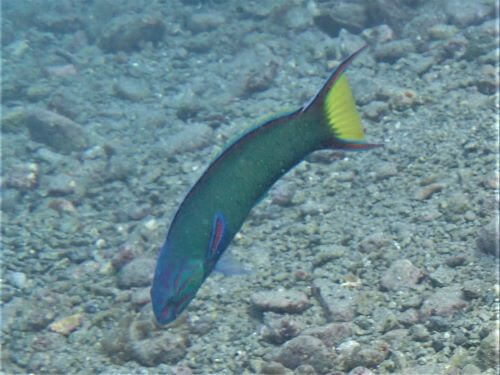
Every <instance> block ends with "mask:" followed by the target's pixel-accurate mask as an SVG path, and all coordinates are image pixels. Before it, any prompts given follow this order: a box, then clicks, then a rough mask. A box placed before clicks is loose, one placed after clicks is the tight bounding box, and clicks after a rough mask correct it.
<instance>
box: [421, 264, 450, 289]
mask: <svg viewBox="0 0 500 375" xmlns="http://www.w3.org/2000/svg"><path fill="white" fill-rule="evenodd" d="M427 276H428V277H429V280H430V281H431V283H432V284H433V285H434V286H439V287H442V286H445V285H448V284H450V283H451V282H452V281H453V278H454V277H455V274H454V273H453V271H451V270H450V269H449V268H448V267H445V266H439V267H438V268H437V269H436V270H435V271H432V272H431V273H429V274H428V275H427Z"/></svg>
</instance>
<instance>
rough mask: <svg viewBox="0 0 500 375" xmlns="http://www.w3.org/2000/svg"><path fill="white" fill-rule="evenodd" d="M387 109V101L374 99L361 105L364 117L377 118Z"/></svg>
mask: <svg viewBox="0 0 500 375" xmlns="http://www.w3.org/2000/svg"><path fill="white" fill-rule="evenodd" d="M388 109H389V104H387V102H381V101H379V100H374V101H372V102H370V103H368V104H367V105H365V106H364V107H363V112H364V113H365V115H366V117H368V118H370V119H372V120H379V119H380V118H381V117H382V116H383V115H384V114H385V113H386V112H387V110H388Z"/></svg>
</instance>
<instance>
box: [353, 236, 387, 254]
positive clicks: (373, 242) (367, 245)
mask: <svg viewBox="0 0 500 375" xmlns="http://www.w3.org/2000/svg"><path fill="white" fill-rule="evenodd" d="M390 243H391V238H390V237H389V236H387V235H385V234H384V233H380V232H377V233H373V234H372V235H369V236H367V237H365V238H364V239H363V240H362V241H361V242H360V243H359V246H358V250H359V251H361V252H362V253H372V252H374V251H379V250H381V249H383V248H385V247H387V246H388V245H389V244H390Z"/></svg>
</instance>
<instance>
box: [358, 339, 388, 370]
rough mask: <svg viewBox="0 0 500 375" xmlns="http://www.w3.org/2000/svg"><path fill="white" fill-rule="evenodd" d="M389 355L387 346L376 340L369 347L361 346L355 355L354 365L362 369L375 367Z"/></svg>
mask: <svg viewBox="0 0 500 375" xmlns="http://www.w3.org/2000/svg"><path fill="white" fill-rule="evenodd" d="M388 354H389V345H387V343H386V342H384V341H381V340H377V341H375V342H373V343H372V344H371V345H370V346H363V347H361V349H360V350H359V351H358V352H357V353H356V356H355V363H357V364H359V365H361V366H363V367H377V366H378V365H380V364H381V363H382V362H383V361H384V360H385V359H386V358H387V355H388Z"/></svg>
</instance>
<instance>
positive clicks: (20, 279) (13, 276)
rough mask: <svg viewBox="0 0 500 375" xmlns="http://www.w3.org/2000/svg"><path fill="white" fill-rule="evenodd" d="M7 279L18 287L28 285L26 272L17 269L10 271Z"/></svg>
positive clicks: (21, 287)
mask: <svg viewBox="0 0 500 375" xmlns="http://www.w3.org/2000/svg"><path fill="white" fill-rule="evenodd" d="M7 281H9V283H10V284H11V285H13V286H15V287H16V288H19V289H23V288H24V287H25V286H26V274H24V273H23V272H17V271H14V272H9V273H8V274H7Z"/></svg>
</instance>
